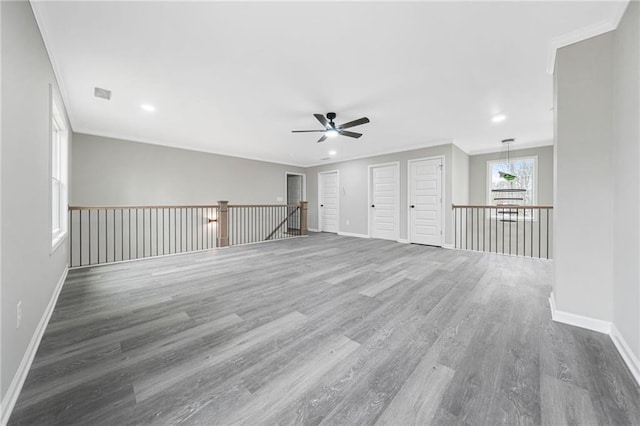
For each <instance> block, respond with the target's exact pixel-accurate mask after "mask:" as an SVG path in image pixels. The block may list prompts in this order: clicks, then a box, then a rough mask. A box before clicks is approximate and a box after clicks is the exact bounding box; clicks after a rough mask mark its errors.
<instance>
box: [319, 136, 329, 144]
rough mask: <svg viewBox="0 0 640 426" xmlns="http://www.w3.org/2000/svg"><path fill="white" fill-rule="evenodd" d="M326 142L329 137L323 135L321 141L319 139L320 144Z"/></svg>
mask: <svg viewBox="0 0 640 426" xmlns="http://www.w3.org/2000/svg"><path fill="white" fill-rule="evenodd" d="M326 140H327V135H322V137H321V138H320V139H318V143H320V142H324V141H326Z"/></svg>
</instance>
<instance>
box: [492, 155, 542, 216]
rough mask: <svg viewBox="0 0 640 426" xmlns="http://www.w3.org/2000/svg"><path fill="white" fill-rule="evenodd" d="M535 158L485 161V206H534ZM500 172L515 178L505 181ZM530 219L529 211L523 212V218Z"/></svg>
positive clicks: (535, 189) (536, 161) (535, 186)
mask: <svg viewBox="0 0 640 426" xmlns="http://www.w3.org/2000/svg"><path fill="white" fill-rule="evenodd" d="M537 165H538V158H537V157H523V158H512V159H510V160H509V162H508V163H507V161H506V160H504V159H502V160H493V161H487V183H488V188H487V205H490V206H491V205H500V204H507V205H508V204H517V205H521V206H527V205H535V204H536V199H537V194H536V191H537V184H536V183H537V178H538V177H537V172H538V170H537ZM500 172H503V173H508V174H510V175H513V176H516V178H515V179H513V180H512V181H507V180H505V179H504V178H502V177H501V176H500ZM495 189H500V190H508V189H524V190H525V191H524V192H492V190H495ZM519 217H520V218H525V219H526V218H530V217H531V211H530V210H525V215H524V216H519Z"/></svg>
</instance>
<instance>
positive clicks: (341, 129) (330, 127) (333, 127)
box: [291, 112, 369, 142]
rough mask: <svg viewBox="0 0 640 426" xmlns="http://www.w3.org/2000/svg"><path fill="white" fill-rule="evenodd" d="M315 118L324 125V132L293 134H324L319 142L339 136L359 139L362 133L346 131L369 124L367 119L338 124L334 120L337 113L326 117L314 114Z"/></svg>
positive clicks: (297, 131)
mask: <svg viewBox="0 0 640 426" xmlns="http://www.w3.org/2000/svg"><path fill="white" fill-rule="evenodd" d="M313 116H314V117H315V118H316V119H317V120H318V121H319V122H320V124H322V127H324V130H292V131H291V133H314V132H318V133H324V135H322V137H321V138H320V139H318V142H324V141H325V140H327V138H334V137H336V136H338V135H341V136H347V137H350V138H355V139H358V138H359V137H360V136H362V133H357V132H351V131H348V130H345V129H349V128H351V127H355V126H360V125H361V124H366V123H368V122H369V119H368V118H367V117H362V118H359V119H357V120H353V121H349V122H348V123H344V124H336V123H334V122H333V120H334V119H335V118H336V117H337V115H336V113H335V112H328V113H327V116H326V117H325V116H324V115H322V114H313Z"/></svg>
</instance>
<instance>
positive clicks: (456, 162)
mask: <svg viewBox="0 0 640 426" xmlns="http://www.w3.org/2000/svg"><path fill="white" fill-rule="evenodd" d="M451 159H452V162H453V168H452V170H451V179H452V182H451V186H452V188H453V189H452V197H451V202H452V203H453V204H468V203H469V185H470V183H469V173H470V170H469V166H470V159H471V157H469V155H467V153H466V152H464V151H463V150H461V149H460V148H458V147H457V146H456V145H452V151H451Z"/></svg>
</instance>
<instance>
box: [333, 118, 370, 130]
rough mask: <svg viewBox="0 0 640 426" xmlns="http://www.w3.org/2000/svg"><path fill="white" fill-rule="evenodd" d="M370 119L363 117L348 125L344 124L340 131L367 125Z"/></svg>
mask: <svg viewBox="0 0 640 426" xmlns="http://www.w3.org/2000/svg"><path fill="white" fill-rule="evenodd" d="M368 122H369V119H368V118H367V117H362V118H359V119H357V120H353V121H350V122H348V123H344V124H343V125H341V126H338V128H339V129H348V128H349V127H354V126H359V125H361V124H367V123H368Z"/></svg>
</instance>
